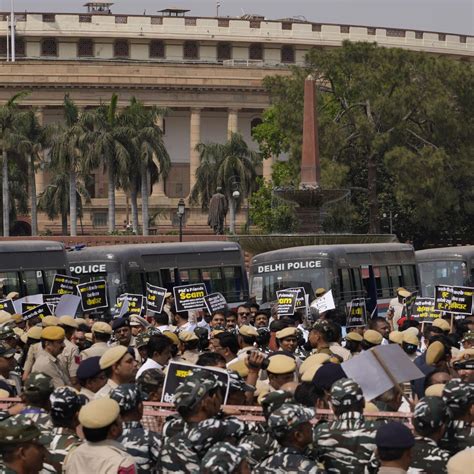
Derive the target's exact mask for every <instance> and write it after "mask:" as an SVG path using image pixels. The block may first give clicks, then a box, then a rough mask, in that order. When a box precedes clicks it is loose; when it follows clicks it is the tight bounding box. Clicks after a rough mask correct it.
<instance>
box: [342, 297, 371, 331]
mask: <svg viewBox="0 0 474 474" xmlns="http://www.w3.org/2000/svg"><path fill="white" fill-rule="evenodd" d="M366 324H367V308H366V306H365V299H364V298H357V299H355V300H352V301H351V304H350V306H349V311H348V315H347V322H346V326H347V327H357V326H365V325H366Z"/></svg>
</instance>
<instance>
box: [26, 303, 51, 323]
mask: <svg viewBox="0 0 474 474" xmlns="http://www.w3.org/2000/svg"><path fill="white" fill-rule="evenodd" d="M52 314H53V313H51V310H50V309H49V306H48V305H47V304H46V303H43V304H40V305H37V306H35V307H34V308H32V309H30V310H28V311H24V312H23V313H22V319H23V320H24V321H28V320H29V319H33V318H41V319H42V318H44V317H46V316H51V315H52Z"/></svg>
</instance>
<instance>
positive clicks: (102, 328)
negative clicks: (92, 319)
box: [91, 321, 113, 334]
mask: <svg viewBox="0 0 474 474" xmlns="http://www.w3.org/2000/svg"><path fill="white" fill-rule="evenodd" d="M91 331H92V332H98V333H101V334H112V332H113V331H112V326H111V325H110V324H107V323H104V322H102V321H99V322H97V323H94V324H93V325H92V329H91Z"/></svg>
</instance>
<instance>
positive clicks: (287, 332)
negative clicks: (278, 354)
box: [275, 327, 298, 339]
mask: <svg viewBox="0 0 474 474" xmlns="http://www.w3.org/2000/svg"><path fill="white" fill-rule="evenodd" d="M297 331H298V330H297V329H296V328H293V327H289V328H285V329H282V330H281V331H277V332H276V333H275V337H276V338H277V339H285V337H290V336H296V332H297Z"/></svg>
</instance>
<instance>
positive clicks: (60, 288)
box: [50, 273, 80, 295]
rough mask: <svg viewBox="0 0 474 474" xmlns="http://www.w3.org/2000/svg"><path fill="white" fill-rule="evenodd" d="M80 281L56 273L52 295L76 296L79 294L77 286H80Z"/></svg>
mask: <svg viewBox="0 0 474 474" xmlns="http://www.w3.org/2000/svg"><path fill="white" fill-rule="evenodd" d="M79 281H80V280H79V278H76V277H71V276H67V275H60V274H59V273H56V275H54V279H53V284H52V285H51V291H50V293H51V294H52V295H67V294H68V295H75V294H76V293H77V291H76V286H77V285H78V284H79Z"/></svg>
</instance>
